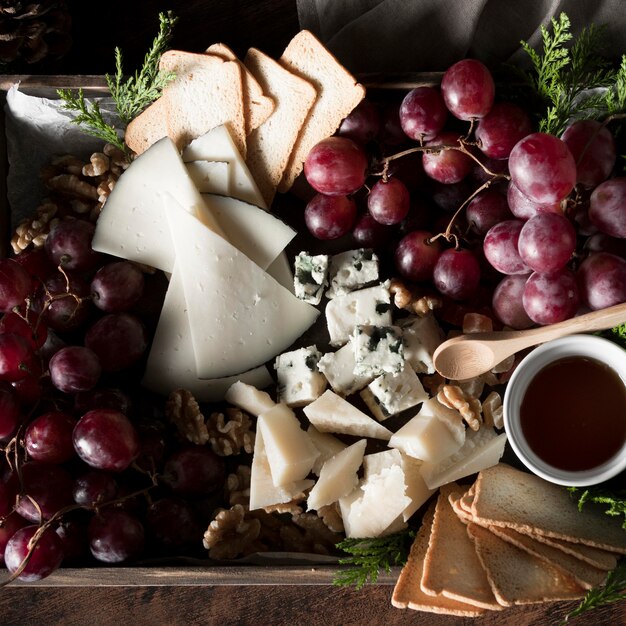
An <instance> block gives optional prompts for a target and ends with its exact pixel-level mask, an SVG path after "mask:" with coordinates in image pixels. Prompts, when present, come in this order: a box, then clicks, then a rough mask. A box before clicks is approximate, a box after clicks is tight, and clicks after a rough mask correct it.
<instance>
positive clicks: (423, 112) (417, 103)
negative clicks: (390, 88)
mask: <svg viewBox="0 0 626 626" xmlns="http://www.w3.org/2000/svg"><path fill="white" fill-rule="evenodd" d="M447 118H448V109H446V105H445V102H444V101H443V97H442V96H441V92H440V91H439V90H438V89H435V88H434V87H416V88H415V89H412V90H411V91H409V93H407V94H406V96H404V99H403V100H402V104H401V105H400V125H401V126H402V130H403V131H404V132H405V134H406V135H407V137H409V138H410V139H415V140H416V141H428V140H429V139H433V138H434V137H436V136H437V135H438V134H439V133H440V132H441V131H442V130H443V127H444V126H445V124H446V119H447Z"/></svg>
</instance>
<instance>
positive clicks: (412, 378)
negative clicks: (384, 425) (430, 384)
mask: <svg viewBox="0 0 626 626" xmlns="http://www.w3.org/2000/svg"><path fill="white" fill-rule="evenodd" d="M361 397H362V398H363V400H364V402H365V404H367V406H368V408H369V409H370V411H371V412H372V414H373V415H374V417H375V418H376V419H377V420H378V421H379V422H382V421H384V420H386V419H387V418H388V417H391V416H392V415H397V414H398V413H400V412H401V411H405V410H406V409H410V408H411V407H414V406H416V405H417V404H419V403H420V402H424V401H425V400H428V394H427V393H426V392H425V391H424V387H422V383H421V382H420V379H419V378H418V377H417V374H416V373H415V371H414V370H413V368H412V367H411V366H410V365H408V364H406V363H405V365H404V367H403V368H402V371H401V372H400V373H399V374H383V375H382V376H379V377H378V378H376V379H375V380H373V381H372V382H371V383H370V384H369V385H368V386H367V388H366V389H363V391H361Z"/></svg>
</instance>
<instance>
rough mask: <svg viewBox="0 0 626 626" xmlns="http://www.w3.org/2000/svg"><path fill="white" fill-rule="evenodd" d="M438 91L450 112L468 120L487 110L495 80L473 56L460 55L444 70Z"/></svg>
mask: <svg viewBox="0 0 626 626" xmlns="http://www.w3.org/2000/svg"><path fill="white" fill-rule="evenodd" d="M441 93H442V95H443V99H444V101H445V103H446V106H447V107H448V110H449V111H450V113H452V115H454V116H455V117H458V118H459V119H460V120H471V119H474V118H481V117H485V115H487V113H489V111H490V110H491V107H492V105H493V99H494V96H495V84H494V82H493V77H492V76H491V72H490V71H489V69H488V68H487V67H486V66H485V65H484V64H483V63H481V62H480V61H477V60H476V59H463V60H462V61H458V62H457V63H455V64H454V65H451V66H450V67H449V68H448V69H447V70H446V72H445V73H444V75H443V78H442V79H441Z"/></svg>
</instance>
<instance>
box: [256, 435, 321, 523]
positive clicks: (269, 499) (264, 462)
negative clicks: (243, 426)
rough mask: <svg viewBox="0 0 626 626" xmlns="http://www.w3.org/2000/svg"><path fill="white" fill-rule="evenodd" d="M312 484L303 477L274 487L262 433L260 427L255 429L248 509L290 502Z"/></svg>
mask: <svg viewBox="0 0 626 626" xmlns="http://www.w3.org/2000/svg"><path fill="white" fill-rule="evenodd" d="M312 485H313V481H312V480H307V479H305V480H298V481H295V482H293V483H289V484H285V485H282V486H281V487H276V485H274V482H273V481H272V471H271V469H270V464H269V460H268V458H267V453H266V451H265V442H264V441H263V433H262V432H261V430H260V429H259V430H257V433H256V437H255V440H254V455H253V457H252V467H251V470H250V510H251V511H254V510H256V509H263V508H265V507H268V506H273V505H275V504H284V503H285V502H291V501H292V500H293V499H294V498H296V497H298V496H299V495H300V494H302V493H303V492H304V491H306V490H307V489H309V488H310V487H311V486H312Z"/></svg>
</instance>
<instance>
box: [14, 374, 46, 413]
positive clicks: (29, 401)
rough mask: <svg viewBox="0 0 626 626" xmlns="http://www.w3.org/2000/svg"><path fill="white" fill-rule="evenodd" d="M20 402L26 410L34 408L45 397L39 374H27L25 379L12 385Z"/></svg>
mask: <svg viewBox="0 0 626 626" xmlns="http://www.w3.org/2000/svg"><path fill="white" fill-rule="evenodd" d="M11 387H13V390H14V391H15V393H16V394H17V397H18V399H19V401H20V402H21V403H22V405H23V406H24V407H25V408H28V407H32V406H34V405H35V404H36V403H37V402H39V400H41V397H42V395H43V387H42V385H41V380H40V378H39V374H37V375H34V376H33V375H32V374H27V375H26V376H25V377H24V378H20V380H16V381H15V382H12V383H11Z"/></svg>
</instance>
